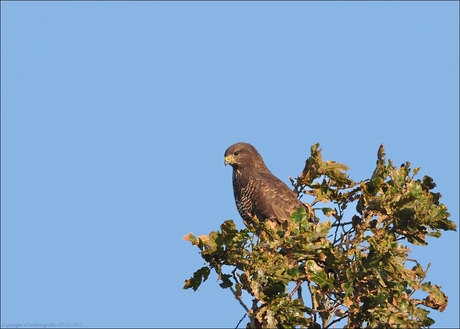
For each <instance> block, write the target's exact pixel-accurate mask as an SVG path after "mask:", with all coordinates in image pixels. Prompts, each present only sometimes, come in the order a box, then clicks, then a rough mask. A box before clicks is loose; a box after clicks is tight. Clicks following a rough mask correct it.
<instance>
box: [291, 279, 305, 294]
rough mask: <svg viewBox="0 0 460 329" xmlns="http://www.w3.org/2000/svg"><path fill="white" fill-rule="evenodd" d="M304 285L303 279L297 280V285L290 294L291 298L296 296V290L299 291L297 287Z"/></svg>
mask: <svg viewBox="0 0 460 329" xmlns="http://www.w3.org/2000/svg"><path fill="white" fill-rule="evenodd" d="M301 285H302V281H301V280H299V281H297V285H296V286H295V288H294V289H293V290H292V291H291V293H290V294H289V296H288V297H289V298H291V297H292V296H294V294H295V292H296V291H297V289H299V288H301V287H300V286H301Z"/></svg>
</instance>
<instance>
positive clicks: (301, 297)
mask: <svg viewBox="0 0 460 329" xmlns="http://www.w3.org/2000/svg"><path fill="white" fill-rule="evenodd" d="M297 298H298V299H299V300H300V303H302V305H305V303H304V302H303V296H302V286H299V289H298V290H297Z"/></svg>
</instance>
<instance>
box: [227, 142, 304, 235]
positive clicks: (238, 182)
mask: <svg viewBox="0 0 460 329" xmlns="http://www.w3.org/2000/svg"><path fill="white" fill-rule="evenodd" d="M228 164H229V165H231V166H232V167H233V179H232V180H233V194H234V196H235V202H236V207H237V208H238V212H239V213H240V215H241V217H242V218H243V222H244V224H245V225H246V226H252V224H253V218H254V217H257V219H258V220H259V221H260V222H265V221H267V220H268V221H269V224H270V226H271V227H273V228H278V227H280V226H281V227H283V226H284V225H283V224H287V221H289V218H290V215H291V214H292V213H293V212H295V211H296V210H297V209H299V208H300V207H302V206H303V204H302V202H301V201H300V200H299V199H297V195H296V194H295V193H294V192H293V191H292V190H291V189H290V188H289V187H288V186H287V185H286V184H284V183H283V182H282V181H281V180H279V179H278V178H277V177H275V176H274V175H273V174H272V173H271V172H270V170H268V168H267V166H266V165H265V163H264V160H263V159H262V157H261V156H260V154H259V152H257V150H256V149H255V148H254V146H252V145H251V144H248V143H236V144H233V145H232V146H230V147H229V148H228V149H227V150H226V151H225V165H228Z"/></svg>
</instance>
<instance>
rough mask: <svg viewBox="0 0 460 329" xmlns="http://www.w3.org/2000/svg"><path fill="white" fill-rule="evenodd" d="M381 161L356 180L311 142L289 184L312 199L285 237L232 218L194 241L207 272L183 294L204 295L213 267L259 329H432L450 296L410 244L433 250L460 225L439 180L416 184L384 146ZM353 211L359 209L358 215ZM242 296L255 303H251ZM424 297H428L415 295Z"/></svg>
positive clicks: (200, 271)
mask: <svg viewBox="0 0 460 329" xmlns="http://www.w3.org/2000/svg"><path fill="white" fill-rule="evenodd" d="M377 158H378V159H377V166H376V169H375V171H374V173H373V175H372V177H371V178H370V179H368V180H365V181H362V182H354V181H352V180H351V179H350V178H349V177H348V176H347V175H346V171H347V170H348V168H347V167H346V166H345V165H343V164H340V163H337V162H334V161H323V160H322V156H321V149H320V148H319V144H315V145H313V146H312V147H311V156H310V157H309V158H308V159H307V161H306V163H305V168H304V169H303V171H302V173H301V174H300V176H299V177H297V178H296V179H295V180H291V181H292V183H293V185H294V188H295V191H296V192H297V193H298V195H299V197H302V196H303V195H306V196H310V197H311V198H312V199H313V201H312V202H311V203H310V204H308V203H305V208H302V209H299V210H298V211H297V212H295V213H294V214H293V215H292V216H291V221H290V223H289V225H288V228H287V229H286V230H283V231H282V230H279V231H276V230H275V229H273V228H272V227H271V226H270V225H268V224H267V223H258V225H256V226H255V227H253V228H245V229H242V230H238V229H237V228H236V226H235V224H234V222H233V221H231V220H227V221H225V222H224V223H223V224H222V225H221V226H220V230H218V231H215V232H211V233H210V234H209V235H202V236H199V237H195V236H194V235H193V234H192V233H189V234H188V235H186V236H185V237H184V239H185V240H188V241H190V242H191V243H192V244H193V245H195V246H197V247H198V248H199V249H200V253H201V256H202V258H203V259H204V260H205V266H203V267H201V268H200V269H198V270H197V271H196V272H195V273H194V274H193V276H192V277H191V278H190V279H188V280H186V281H185V286H184V288H185V289H189V288H192V289H193V290H197V289H198V287H199V286H200V285H201V283H202V282H204V281H206V279H207V278H208V276H209V274H210V272H211V270H214V271H215V272H216V273H217V274H218V277H219V282H220V283H219V284H220V286H221V287H222V288H224V289H230V290H231V291H232V292H233V294H234V296H235V298H236V299H237V300H238V301H239V303H240V304H241V305H242V306H243V307H244V308H245V310H246V311H247V314H248V315H249V320H250V321H249V323H248V324H247V327H252V328H280V327H283V328H285V327H296V326H297V327H298V326H300V327H307V328H331V327H332V326H334V324H336V323H338V322H339V321H341V320H344V321H346V322H347V324H346V327H347V328H361V327H363V328H364V327H371V328H393V327H405V328H412V327H417V328H420V327H429V326H431V325H432V324H433V323H434V320H433V319H431V318H430V317H429V316H428V315H429V313H430V311H429V309H432V310H433V309H434V310H438V311H441V312H442V311H443V310H444V309H445V308H446V306H447V296H446V295H445V294H444V293H443V292H442V291H441V287H440V286H438V285H436V284H432V283H431V282H425V281H424V279H425V277H426V275H427V270H428V267H429V264H428V266H426V268H424V267H423V266H422V265H421V264H420V263H418V262H417V261H416V260H414V259H410V258H409V254H410V249H409V248H408V246H409V244H413V245H427V241H426V237H427V236H431V237H434V238H439V237H440V236H441V230H444V231H446V230H456V225H455V223H453V222H452V221H450V220H449V219H448V217H449V213H448V212H447V208H446V206H445V205H444V204H442V203H440V202H439V200H440V198H441V195H440V194H439V193H436V192H433V191H432V190H433V189H434V188H435V186H436V185H435V183H434V182H433V179H432V178H430V177H428V176H425V177H423V178H422V179H421V180H420V179H416V178H415V176H416V174H417V172H418V171H419V168H415V169H413V170H412V169H411V168H410V163H408V162H407V163H405V164H403V165H401V166H400V167H399V168H397V167H395V166H394V165H393V163H392V161H391V160H389V161H387V160H386V159H385V153H384V147H383V145H381V146H380V148H379V150H378V156H377ZM351 205H354V206H355V208H356V211H352V214H351V215H350V209H349V210H348V211H345V210H346V209H347V208H348V207H350V206H351ZM320 216H321V218H320ZM254 220H255V221H257V219H256V218H255V219H254ZM304 290H307V292H308V298H306V297H304V296H303V295H304V293H303V291H304ZM243 291H246V292H247V293H249V294H250V295H251V296H252V301H251V303H249V304H248V303H245V302H244V301H243V299H244V298H243V297H244V296H243ZM416 292H419V293H417V294H415V293H416ZM421 293H423V296H424V297H425V298H416V297H417V296H418V295H420V294H421ZM414 294H415V295H416V296H414Z"/></svg>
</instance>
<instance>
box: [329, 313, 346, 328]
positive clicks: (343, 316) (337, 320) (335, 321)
mask: <svg viewBox="0 0 460 329" xmlns="http://www.w3.org/2000/svg"><path fill="white" fill-rule="evenodd" d="M347 316H348V311H346V312H345V315H342V316H341V317H340V318H338V319H335V320H334V321H332V322H331V323H329V324H328V325H327V326H326V327H324V329H327V328H329V327H330V326H332V325H333V324H334V323H337V322H339V321H340V320H342V319H344V318H346V317H347Z"/></svg>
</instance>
